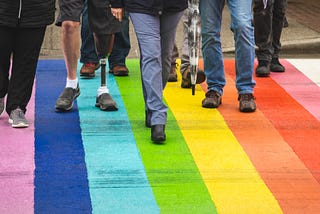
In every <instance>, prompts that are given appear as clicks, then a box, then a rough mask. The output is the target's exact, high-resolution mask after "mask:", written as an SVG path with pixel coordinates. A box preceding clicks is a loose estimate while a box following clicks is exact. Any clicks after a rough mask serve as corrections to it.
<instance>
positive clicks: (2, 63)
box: [0, 26, 14, 114]
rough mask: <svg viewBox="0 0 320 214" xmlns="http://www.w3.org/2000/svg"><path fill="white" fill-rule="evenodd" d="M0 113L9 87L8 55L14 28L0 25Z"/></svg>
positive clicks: (11, 45) (10, 49)
mask: <svg viewBox="0 0 320 214" xmlns="http://www.w3.org/2000/svg"><path fill="white" fill-rule="evenodd" d="M0 35H1V39H0V47H1V51H0V114H1V113H2V112H3V111H4V108H5V107H4V99H5V96H6V94H7V92H8V87H9V69H10V55H11V52H12V47H13V40H14V36H13V35H14V29H13V28H8V27H2V26H0Z"/></svg>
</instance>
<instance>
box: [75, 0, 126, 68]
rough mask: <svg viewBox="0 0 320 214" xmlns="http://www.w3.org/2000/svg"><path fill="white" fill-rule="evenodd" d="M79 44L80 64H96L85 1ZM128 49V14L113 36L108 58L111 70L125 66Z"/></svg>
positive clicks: (96, 57) (97, 59) (97, 60)
mask: <svg viewBox="0 0 320 214" xmlns="http://www.w3.org/2000/svg"><path fill="white" fill-rule="evenodd" d="M81 42H82V43H81V48H80V52H81V55H80V62H81V63H89V62H92V63H98V62H99V58H98V56H97V54H96V50H95V45H94V39H93V35H92V31H91V30H90V28H89V22H88V7H87V1H86V0H85V2H84V4H83V10H82V24H81ZM130 48H131V47H130V37H129V15H128V13H125V14H124V16H123V18H122V24H121V31H120V32H118V33H116V34H115V38H114V44H113V48H112V52H111V54H110V56H109V57H108V61H109V67H110V68H112V67H114V66H116V65H125V60H126V57H127V56H128V54H129V52H130Z"/></svg>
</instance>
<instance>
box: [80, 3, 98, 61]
mask: <svg viewBox="0 0 320 214" xmlns="http://www.w3.org/2000/svg"><path fill="white" fill-rule="evenodd" d="M80 62H81V63H89V62H92V63H98V62H99V58H98V56H97V54H96V49H95V45H94V39H93V34H92V31H91V30H90V28H89V20H88V6H87V1H86V0H85V1H84V4H83V9H82V23H81V48H80Z"/></svg>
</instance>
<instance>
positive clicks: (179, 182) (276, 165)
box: [0, 59, 320, 214]
mask: <svg viewBox="0 0 320 214" xmlns="http://www.w3.org/2000/svg"><path fill="white" fill-rule="evenodd" d="M282 63H283V64H284V65H285V67H286V69H287V70H286V72H285V73H272V74H271V77H270V78H256V81H257V86H256V88H255V96H256V103H257V111H256V112H254V113H246V114H245V113H240V112H239V110H238V101H237V91H236V89H235V69H234V60H231V59H228V60H225V71H226V78H227V85H226V87H225V89H224V95H223V98H222V105H221V106H220V107H219V108H218V109H205V108H202V107H201V100H202V99H203V98H204V93H205V91H206V85H205V84H202V85H197V87H196V92H195V95H194V96H192V95H191V89H190V90H188V89H181V88H180V78H181V77H180V76H179V81H178V82H177V83H168V85H167V87H166V89H165V91H164V95H165V102H166V103H167V105H168V107H169V112H168V122H167V125H166V134H167V141H166V143H165V144H164V145H155V144H153V143H152V142H151V140H150V129H148V128H146V127H145V125H144V113H145V112H144V103H143V98H142V90H141V80H140V71H139V62H138V60H136V59H129V60H128V61H127V66H128V67H129V70H130V73H129V77H114V76H112V75H109V76H108V87H109V89H110V93H111V94H112V96H113V98H114V99H115V100H116V102H117V104H118V106H119V110H118V111H116V112H103V111H100V110H99V109H98V108H96V107H95V106H94V104H95V95H96V92H97V88H98V86H99V84H100V80H99V77H100V73H99V72H97V75H96V78H94V79H80V88H81V95H80V96H79V98H78V99H77V102H76V104H75V106H74V108H73V110H72V111H71V112H67V113H59V112H56V111H55V109H54V104H55V101H56V98H57V97H58V95H59V93H60V92H61V90H62V88H63V87H64V85H65V78H66V71H65V65H64V61H63V60H40V61H39V65H38V70H37V76H36V82H35V87H34V93H33V96H32V99H31V101H30V103H29V106H28V111H27V119H28V120H29V122H30V127H29V128H28V129H13V128H11V127H10V126H9V125H8V122H7V120H8V116H7V115H6V114H5V113H3V114H2V115H1V116H0V128H1V132H0V142H1V143H0V213H9V214H15V213H99V214H100V213H130V214H133V213H139V214H140V213H148V214H149V213H175V214H176V213H183V214H184V213H193V214H194V213H200V214H202V213H219V214H220V213H221V214H224V213H225V214H229V213H237V214H238V213H241V214H242V213H244V214H247V213H248V214H251V213H252V214H257V213H259V214H260V213H268V214H270V213H275V214H277V213H289V214H291V213H299V214H300V213H308V214H309V213H311V214H313V213H315V214H316V213H320V93H319V92H320V88H319V84H320V75H319V73H320V60H319V59H303V60H300V59H287V60H282ZM79 67H80V66H79Z"/></svg>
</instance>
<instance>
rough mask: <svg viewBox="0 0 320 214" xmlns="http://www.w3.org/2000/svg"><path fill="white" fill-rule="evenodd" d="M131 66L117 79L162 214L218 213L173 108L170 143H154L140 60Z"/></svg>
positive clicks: (169, 114)
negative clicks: (127, 75) (147, 117)
mask: <svg viewBox="0 0 320 214" xmlns="http://www.w3.org/2000/svg"><path fill="white" fill-rule="evenodd" d="M127 65H128V67H129V70H130V73H129V77H117V78H116V81H117V84H118V87H119V90H120V93H121V96H122V99H123V101H124V105H125V107H126V109H127V113H128V116H129V120H130V122H131V126H132V130H133V132H134V138H135V140H136V142H137V146H138V149H139V150H140V153H141V157H142V161H143V164H144V166H145V170H146V173H147V177H148V179H149V183H150V185H151V187H152V191H153V193H154V195H155V198H156V201H157V203H158V206H159V207H160V211H161V213H177V212H179V213H216V209H215V205H214V203H213V201H212V199H211V197H210V195H209V192H208V190H207V188H206V186H205V184H204V182H203V180H202V177H201V175H200V173H199V171H198V169H197V166H196V165H195V162H194V160H193V157H192V155H191V153H190V151H189V149H188V147H187V145H186V143H185V140H184V138H183V136H182V134H181V131H180V129H179V127H178V125H177V122H176V120H175V119H174V117H173V114H172V112H171V111H170V110H169V111H168V122H167V125H166V134H167V141H166V143H165V144H164V145H156V144H153V143H152V142H151V140H150V129H149V128H146V127H145V125H144V118H145V115H144V114H145V110H144V102H143V97H142V86H141V79H140V69H139V61H138V60H134V59H130V60H127Z"/></svg>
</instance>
